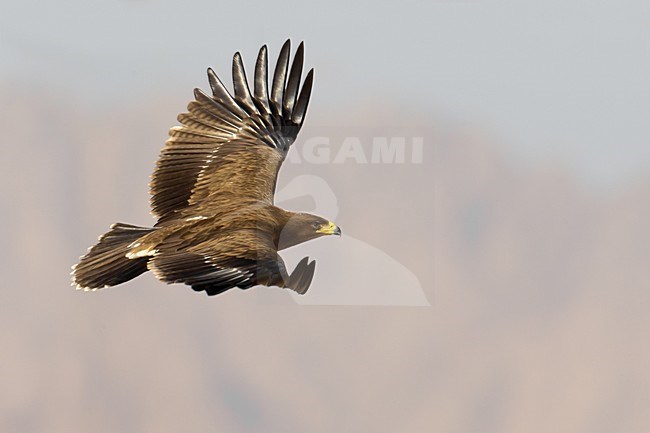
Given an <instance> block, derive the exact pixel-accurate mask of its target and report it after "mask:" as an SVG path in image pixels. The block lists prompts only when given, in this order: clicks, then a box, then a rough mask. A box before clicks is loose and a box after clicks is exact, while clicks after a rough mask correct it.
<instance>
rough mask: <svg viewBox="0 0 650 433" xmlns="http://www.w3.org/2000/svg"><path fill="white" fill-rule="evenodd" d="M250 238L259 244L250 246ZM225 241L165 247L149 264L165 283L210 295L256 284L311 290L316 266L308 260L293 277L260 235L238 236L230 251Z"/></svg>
mask: <svg viewBox="0 0 650 433" xmlns="http://www.w3.org/2000/svg"><path fill="white" fill-rule="evenodd" d="M250 236H253V237H255V238H256V240H257V241H256V242H255V243H250V242H249V241H248V239H247V237H250ZM222 242H227V240H225V241H224V240H221V241H219V240H217V241H207V242H205V243H203V244H202V245H194V246H191V247H190V248H187V249H177V248H169V247H166V248H165V247H163V248H161V250H160V251H158V252H157V253H156V254H155V255H154V256H153V258H152V259H151V260H150V261H149V263H148V266H149V269H150V270H151V271H153V273H154V274H155V275H156V277H157V278H158V279H160V280H162V281H165V282H167V283H184V284H187V285H189V286H192V288H193V289H194V290H196V291H205V292H206V293H207V294H208V295H216V294H219V293H222V292H224V291H226V290H228V289H230V288H233V287H239V288H241V289H247V288H250V287H253V286H256V285H264V286H278V287H285V288H288V289H292V290H294V291H296V292H298V293H300V294H304V293H305V292H306V291H307V289H308V288H309V285H310V284H311V280H312V278H313V276H314V270H315V267H316V263H315V262H314V261H312V262H311V263H309V259H308V258H307V257H305V258H304V259H302V261H301V262H300V263H299V264H298V265H297V266H296V268H295V269H294V271H293V272H292V273H291V275H289V274H288V273H287V270H286V268H285V265H284V261H283V260H282V258H281V257H280V256H279V255H278V254H277V252H276V251H275V248H274V247H273V245H272V243H271V241H270V239H267V240H266V241H265V240H264V239H261V238H260V233H253V232H251V233H250V234H247V233H242V236H239V234H237V236H236V237H234V238H233V241H232V242H231V244H232V245H230V246H229V247H228V248H224V247H223V246H222V245H221V243H222ZM250 245H255V246H254V247H251V246H250ZM253 248H254V249H253Z"/></svg>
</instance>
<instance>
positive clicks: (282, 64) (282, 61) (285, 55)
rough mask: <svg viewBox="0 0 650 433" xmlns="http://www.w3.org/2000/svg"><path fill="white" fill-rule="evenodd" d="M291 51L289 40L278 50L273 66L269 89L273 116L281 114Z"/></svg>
mask: <svg viewBox="0 0 650 433" xmlns="http://www.w3.org/2000/svg"><path fill="white" fill-rule="evenodd" d="M290 50H291V39H287V40H286V42H285V43H284V44H283V45H282V48H281V49H280V54H279V55H278V61H277V63H276V64H275V71H274V73H273V86H272V87H271V108H273V111H274V114H276V115H280V114H281V113H282V96H283V93H284V86H285V83H286V80H287V70H288V69H289V52H290Z"/></svg>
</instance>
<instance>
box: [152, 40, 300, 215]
mask: <svg viewBox="0 0 650 433" xmlns="http://www.w3.org/2000/svg"><path fill="white" fill-rule="evenodd" d="M303 50H304V48H303V44H302V43H301V44H300V45H299V46H298V49H297V50H296V54H295V56H294V59H293V63H292V65H291V69H290V70H289V51H290V41H288V40H287V41H286V42H285V44H284V45H283V46H282V49H281V51H280V56H279V58H278V61H277V63H276V66H275V72H274V74H273V79H272V85H271V90H270V92H269V87H268V79H267V75H268V60H267V49H266V46H263V47H262V48H261V49H260V52H259V55H258V57H257V62H256V65H255V77H254V87H253V92H252V93H251V89H250V88H249V85H248V81H247V80H246V74H245V72H244V66H243V63H242V60H241V56H240V54H239V53H236V54H235V56H234V59H233V65H232V74H233V83H234V84H233V87H234V96H232V95H231V94H230V93H229V92H228V90H226V88H225V87H224V85H223V84H222V83H221V80H219V78H218V77H217V76H216V75H215V73H214V72H213V71H212V69H208V79H209V81H210V87H211V88H212V96H211V97H210V96H208V95H206V94H205V93H203V92H202V91H201V90H200V89H195V91H194V96H195V100H194V101H192V102H190V103H189V105H188V111H189V112H188V113H182V114H180V115H179V116H178V120H179V122H180V123H181V124H182V126H177V127H174V128H172V129H171V130H170V131H169V136H170V137H169V139H168V140H167V142H166V144H165V147H164V148H163V150H162V152H161V155H160V158H159V159H158V162H157V163H156V168H155V170H154V173H153V175H152V180H151V184H150V187H151V194H152V198H151V207H152V212H153V214H154V215H155V216H157V217H158V218H159V224H160V223H164V222H165V221H168V220H174V219H177V218H187V217H192V216H200V215H203V214H213V213H215V212H218V210H219V207H221V206H223V204H224V203H236V202H237V201H239V200H241V199H252V200H255V201H265V202H268V203H269V204H272V203H273V193H274V190H275V183H276V179H277V174H278V171H279V169H280V165H281V164H282V161H284V158H285V156H286V153H287V151H288V150H289V147H290V146H291V144H292V143H293V141H294V140H295V139H296V136H297V135H298V131H299V130H300V127H301V126H302V123H303V120H304V118H305V112H306V111H307V105H308V102H309V97H310V95H311V88H312V81H313V69H312V70H310V71H309V73H308V74H307V76H306V78H305V81H304V83H303V85H302V88H300V87H301V86H300V80H301V74H302V63H303Z"/></svg>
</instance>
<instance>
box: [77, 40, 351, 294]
mask: <svg viewBox="0 0 650 433" xmlns="http://www.w3.org/2000/svg"><path fill="white" fill-rule="evenodd" d="M289 52H290V43H289V41H287V42H285V44H284V45H283V46H282V49H281V51H280V55H279V58H278V61H277V64H276V66H275V72H274V74H273V79H272V83H271V89H270V92H269V87H268V79H267V75H268V64H267V63H268V61H267V50H266V46H263V47H262V48H261V49H260V52H259V55H258V57H257V62H256V65H255V73H254V80H253V89H252V92H251V89H250V87H249V85H248V81H247V79H246V74H245V72H244V66H243V64H242V60H241V56H240V55H239V53H236V54H235V56H234V59H233V66H232V75H233V87H234V95H231V94H230V93H229V92H228V90H226V88H225V87H224V85H223V84H222V83H221V81H220V80H219V78H218V77H217V76H216V75H215V74H214V72H213V71H212V69H208V79H209V82H210V87H211V89H212V96H208V95H206V94H205V93H203V92H202V91H201V90H199V89H196V90H195V91H194V96H195V100H194V101H192V102H190V103H189V105H188V112H187V113H183V114H180V115H179V116H178V121H179V122H180V123H181V125H182V126H176V127H173V128H172V129H171V130H170V131H169V139H168V140H167V143H166V144H165V147H164V148H163V150H162V151H161V155H160V158H159V159H158V162H157V163H156V168H155V170H154V173H153V176H152V180H151V184H150V186H151V194H152V198H151V207H152V213H153V214H154V216H156V217H157V218H158V222H157V223H156V225H155V226H154V227H153V228H146V227H136V226H132V225H128V224H122V223H117V224H114V225H113V226H111V230H110V231H109V232H108V233H106V234H104V235H103V236H101V237H100V238H99V242H98V243H97V244H96V245H95V246H93V247H92V248H91V249H90V250H89V251H88V253H87V254H86V255H85V256H83V257H82V258H81V260H80V262H79V263H78V264H77V265H75V266H74V267H73V272H72V275H73V278H72V280H73V284H74V285H76V286H77V287H78V288H82V289H86V290H95V289H99V288H102V287H106V286H113V285H116V284H120V283H123V282H125V281H128V280H130V279H132V278H135V277H136V276H138V275H140V274H141V273H143V272H145V271H147V270H151V271H152V272H153V273H154V275H155V276H156V277H157V278H158V279H159V280H161V281H164V282H166V283H185V284H188V285H190V286H192V288H193V289H194V290H197V291H205V292H206V293H207V294H208V295H215V294H218V293H221V292H223V291H225V290H228V289H229V288H232V287H239V288H242V289H246V288H249V287H252V286H255V285H266V286H279V287H286V288H289V289H292V290H295V291H296V292H298V293H301V294H302V293H305V292H306V291H307V289H308V288H309V285H310V283H311V280H312V278H313V276H314V269H315V262H314V261H311V262H309V259H308V258H307V257H305V258H304V259H303V260H302V261H300V263H299V264H298V265H297V266H296V268H295V269H294V271H293V272H291V274H289V273H288V272H287V270H286V269H285V266H284V262H283V261H282V258H281V257H280V256H279V255H278V250H282V249H283V248H288V247H291V246H293V245H296V244H299V243H302V242H305V241H308V240H310V239H314V238H317V237H319V236H324V235H340V234H341V231H340V229H339V228H338V227H336V225H334V224H333V223H331V222H329V221H327V220H326V219H323V218H321V217H318V216H315V215H310V214H306V213H295V212H288V211H285V210H283V209H280V208H278V207H276V206H274V204H273V195H274V191H275V186H276V181H277V176H278V171H279V170H280V166H281V165H282V162H283V161H284V159H285V157H286V154H287V152H288V151H289V148H290V147H291V144H292V143H293V142H294V140H295V139H296V136H297V134H298V131H299V130H300V128H301V126H302V123H303V121H304V119H305V113H306V111H307V105H308V103H309V97H310V95H311V88H312V81H313V69H312V70H310V71H309V72H308V73H307V76H306V78H305V80H304V82H303V84H302V86H300V81H301V75H302V64H303V44H302V43H301V44H300V45H299V46H298V49H297V50H296V54H295V56H294V59H293V62H292V65H291V68H290V69H289Z"/></svg>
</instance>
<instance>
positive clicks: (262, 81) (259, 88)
mask: <svg viewBox="0 0 650 433" xmlns="http://www.w3.org/2000/svg"><path fill="white" fill-rule="evenodd" d="M268 70H269V66H268V55H267V48H266V45H263V46H262V48H260V52H259V54H258V55H257V61H256V62H255V83H254V85H255V86H254V90H253V92H254V93H255V100H256V101H257V102H259V103H260V104H261V105H262V107H263V108H264V109H265V110H266V111H267V112H270V111H271V108H270V106H269V84H268Z"/></svg>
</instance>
